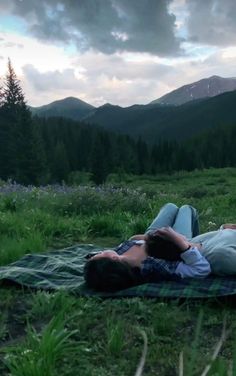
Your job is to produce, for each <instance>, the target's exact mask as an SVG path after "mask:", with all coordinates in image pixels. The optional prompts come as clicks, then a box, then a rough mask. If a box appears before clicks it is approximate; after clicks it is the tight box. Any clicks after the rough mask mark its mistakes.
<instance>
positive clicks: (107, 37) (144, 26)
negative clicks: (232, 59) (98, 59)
mask: <svg viewBox="0 0 236 376" xmlns="http://www.w3.org/2000/svg"><path fill="white" fill-rule="evenodd" d="M11 2H12V4H13V12H14V14H16V15H18V16H21V17H22V18H24V20H25V21H26V22H27V24H28V28H29V31H30V32H31V33H32V34H34V35H35V36H36V37H37V38H39V39H40V40H46V41H59V42H63V43H70V42H74V43H76V45H77V48H78V50H80V51H83V50H88V49H89V48H93V49H95V50H98V51H101V52H103V53H106V54H112V53H114V52H116V51H131V52H149V53H152V54H157V55H162V56H165V55H176V54H179V53H180V52H181V49H180V39H178V38H177V37H176V36H175V21H176V19H175V16H174V15H173V14H170V13H169V4H170V3H171V0H158V1H157V0H92V1H88V0H41V1H39V0H22V1H19V0H11Z"/></svg>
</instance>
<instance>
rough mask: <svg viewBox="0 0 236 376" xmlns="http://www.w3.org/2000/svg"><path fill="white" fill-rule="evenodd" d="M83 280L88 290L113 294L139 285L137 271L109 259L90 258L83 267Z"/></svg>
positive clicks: (124, 263)
mask: <svg viewBox="0 0 236 376" xmlns="http://www.w3.org/2000/svg"><path fill="white" fill-rule="evenodd" d="M84 279H85V281H86V283H87V285H88V287H89V288H92V289H94V290H98V291H107V292H115V291H118V290H122V289H126V288H129V287H132V286H135V285H137V284H139V283H140V277H139V269H138V268H133V267H132V266H130V265H129V264H128V263H126V262H125V261H120V260H119V259H112V258H111V257H105V256H104V257H96V256H94V257H92V258H91V259H90V260H88V261H87V262H86V264H85V267H84Z"/></svg>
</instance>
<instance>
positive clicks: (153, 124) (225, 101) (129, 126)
mask: <svg viewBox="0 0 236 376" xmlns="http://www.w3.org/2000/svg"><path fill="white" fill-rule="evenodd" d="M235 103H236V91H230V92H227V93H223V94H221V95H217V96H215V97H212V98H207V99H202V100H196V101H192V102H188V103H185V104H183V105H180V106H173V105H172V106H170V105H169V106H167V105H166V106H163V105H160V104H150V105H134V106H131V107H126V108H122V107H119V106H102V107H99V108H98V109H97V110H96V111H94V113H93V114H91V115H90V116H88V117H87V118H86V119H83V121H86V122H87V123H89V124H94V125H96V124H97V125H100V126H102V127H103V128H105V129H107V130H110V131H114V132H118V133H123V134H128V135H130V136H132V137H135V138H138V137H141V138H142V139H143V140H146V141H147V142H149V143H155V142H158V140H160V139H169V140H178V141H182V140H186V139H189V138H191V137H193V136H195V135H197V134H200V133H202V132H204V131H206V130H209V129H213V128H216V127H218V126H228V125H234V124H235V125H236V106H235Z"/></svg>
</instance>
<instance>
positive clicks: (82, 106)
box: [30, 97, 96, 120]
mask: <svg viewBox="0 0 236 376" xmlns="http://www.w3.org/2000/svg"><path fill="white" fill-rule="evenodd" d="M95 108H96V107H94V106H92V105H91V104H88V103H86V102H84V101H82V100H81V99H78V98H74V97H68V98H64V99H61V100H57V101H54V102H52V103H49V104H47V105H44V106H41V107H30V110H31V112H32V114H33V115H38V116H41V117H52V116H60V117H66V118H70V119H73V120H81V119H82V118H83V117H85V116H87V115H88V114H89V113H90V112H92V111H93V110H94V109H95Z"/></svg>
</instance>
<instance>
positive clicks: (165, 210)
mask: <svg viewBox="0 0 236 376" xmlns="http://www.w3.org/2000/svg"><path fill="white" fill-rule="evenodd" d="M167 226H170V227H172V228H173V230H175V231H177V232H178V233H180V234H182V235H184V236H186V238H187V239H189V240H190V239H192V237H194V236H197V235H198V234H199V222H198V213H197V210H196V209H195V208H194V207H192V206H190V205H183V206H181V207H180V208H178V206H176V205H175V204H172V203H168V204H166V205H164V206H163V207H162V208H161V209H160V211H159V213H158V215H157V216H156V218H155V219H154V221H153V222H152V223H151V225H150V226H149V227H148V228H147V230H146V232H145V233H149V232H152V231H154V230H157V229H158V228H161V227H167Z"/></svg>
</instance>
